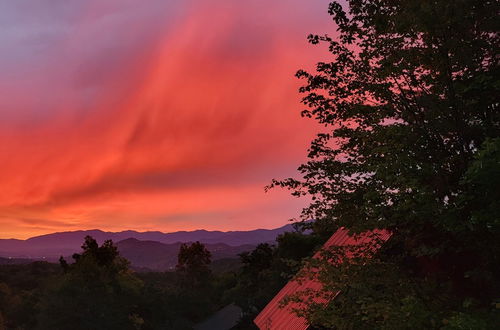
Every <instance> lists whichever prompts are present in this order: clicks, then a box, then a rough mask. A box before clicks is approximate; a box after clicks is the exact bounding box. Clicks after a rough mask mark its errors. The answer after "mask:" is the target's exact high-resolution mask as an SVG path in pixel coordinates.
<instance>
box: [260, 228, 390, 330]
mask: <svg viewBox="0 0 500 330" xmlns="http://www.w3.org/2000/svg"><path fill="white" fill-rule="evenodd" d="M373 234H375V235H376V236H377V237H378V239H380V240H381V241H382V242H385V241H387V240H388V239H389V237H390V236H391V234H390V233H389V232H388V231H386V230H374V231H372V232H365V233H362V234H360V235H356V237H353V236H350V235H349V233H348V230H347V229H344V228H340V229H339V230H337V231H336V232H335V233H334V234H333V235H332V237H330V239H329V240H328V241H327V242H326V243H325V244H324V245H323V247H322V248H321V249H322V250H323V249H327V248H330V247H333V246H356V245H362V244H366V243H370V242H373V240H374V235H373ZM320 253H321V252H320V251H318V252H317V253H316V254H315V255H314V257H313V258H317V257H319V254H320ZM320 289H321V283H319V282H318V281H316V280H302V281H300V282H299V281H297V280H295V279H292V280H291V281H290V282H288V283H287V284H286V285H285V286H284V287H283V289H281V291H280V292H278V294H277V295H276V296H275V297H274V298H273V299H272V300H271V301H270V302H269V303H268V304H267V306H266V307H265V308H264V309H263V310H262V311H261V312H260V314H259V315H257V317H256V318H255V319H254V323H255V324H256V325H257V327H259V329H261V330H305V329H307V328H309V324H308V323H307V320H306V319H304V318H302V317H298V316H297V315H296V314H295V313H294V312H293V311H292V309H293V308H299V307H300V305H298V304H297V303H291V304H288V305H286V306H285V307H282V306H280V301H282V300H283V299H284V298H285V297H286V296H288V295H290V294H293V293H296V292H299V291H304V290H320Z"/></svg>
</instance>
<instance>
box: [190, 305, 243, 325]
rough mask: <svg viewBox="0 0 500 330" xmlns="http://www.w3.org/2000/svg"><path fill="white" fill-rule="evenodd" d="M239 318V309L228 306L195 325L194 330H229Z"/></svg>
mask: <svg viewBox="0 0 500 330" xmlns="http://www.w3.org/2000/svg"><path fill="white" fill-rule="evenodd" d="M240 318H241V308H240V307H238V306H236V305H235V304H230V305H227V306H226V307H224V308H223V309H221V310H219V311H218V312H216V313H215V314H214V315H212V316H210V317H209V318H208V319H206V320H205V321H203V322H200V323H198V324H196V325H195V326H194V327H193V329H195V330H213V329H218V330H229V329H231V328H232V327H234V326H235V325H236V324H237V323H238V321H239V320H240Z"/></svg>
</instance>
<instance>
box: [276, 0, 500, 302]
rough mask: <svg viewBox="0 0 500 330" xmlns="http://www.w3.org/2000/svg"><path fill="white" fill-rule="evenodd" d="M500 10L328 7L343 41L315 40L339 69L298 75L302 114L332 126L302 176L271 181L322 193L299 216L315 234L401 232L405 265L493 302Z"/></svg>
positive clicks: (357, 2)
mask: <svg viewBox="0 0 500 330" xmlns="http://www.w3.org/2000/svg"><path fill="white" fill-rule="evenodd" d="M499 11H500V3H499V2H498V1H487V0H486V1H485V0H456V1H448V0H433V1H427V0H404V1H400V0H349V1H346V3H341V2H337V1H334V2H332V3H331V4H330V6H329V10H328V12H329V14H330V15H331V16H332V18H333V21H334V23H335V25H336V27H337V32H336V34H335V35H334V36H329V35H310V36H309V41H310V42H311V43H312V44H327V45H328V47H329V51H330V52H331V53H332V61H331V62H320V63H318V64H317V68H316V72H314V73H309V72H305V71H303V70H300V71H299V72H298V73H297V76H298V77H299V78H301V79H304V80H305V82H306V83H305V85H304V86H303V87H301V89H300V91H301V92H302V93H304V94H305V96H304V98H303V103H304V104H305V105H307V107H308V108H307V109H306V110H304V111H303V112H302V115H303V116H305V117H309V118H313V119H315V120H316V121H317V122H319V123H320V124H322V125H323V126H324V127H325V130H324V131H322V132H321V133H319V134H318V135H317V137H316V138H315V139H314V140H313V141H312V143H311V146H310V149H309V158H310V160H309V161H308V162H307V163H306V164H304V165H302V166H301V167H300V168H299V171H300V173H301V174H302V179H295V178H290V179H286V180H281V181H273V184H272V185H273V186H276V185H278V186H283V187H287V188H289V189H291V190H292V192H293V194H294V195H297V196H301V195H311V196H312V200H313V202H312V203H311V204H310V206H309V207H308V208H306V209H305V210H304V211H303V214H302V215H303V218H304V219H311V218H313V219H316V222H315V224H313V227H315V228H325V226H326V227H330V228H331V230H334V229H335V228H336V227H338V226H345V227H347V228H349V229H350V230H352V231H354V232H360V231H364V230H370V229H374V228H386V229H389V230H391V231H392V232H393V234H394V235H393V243H392V245H393V247H394V248H393V249H392V250H391V254H392V255H395V256H397V257H398V258H399V259H398V260H399V261H398V262H396V264H397V265H399V266H398V267H400V268H401V267H402V269H404V270H405V271H409V270H410V269H411V270H412V271H413V274H414V275H415V276H416V275H418V276H422V277H425V276H428V277H434V278H435V279H436V280H438V281H439V283H449V285H450V287H451V289H449V292H448V293H449V294H452V295H456V296H458V297H462V298H464V297H469V296H473V297H474V299H476V298H477V299H479V300H480V301H482V303H483V304H487V303H489V302H491V299H493V298H494V297H495V295H498V294H499V292H498V281H497V280H495V279H498V278H499V276H500V272H499V268H498V267H499V266H498V262H497V261H498V255H499V251H500V245H499V244H500V243H499V242H500V240H499V239H498V237H500V228H499V223H500V219H499V218H500V216H499V214H500V210H499V209H498V200H497V199H496V197H497V196H498V192H497V191H498V187H497V186H495V185H494V184H492V183H493V182H497V181H498V178H499V177H500V174H499V170H500V165H499V163H498V137H499V136H500V112H499V104H500V99H499V95H500V90H499V89H500V83H499V79H498V74H499V67H498V61H499V56H498V50H499V49H498V48H499V34H498V32H499V24H500V21H499V20H498V14H499ZM481 164H484V165H485V167H482V165H481ZM490 180H491V181H490ZM483 197H484V198H483ZM401 260H404V264H403V263H402V261H401ZM391 262H392V261H391ZM394 262H395V261H394ZM398 263H399V264H398ZM369 273H370V272H367V274H369Z"/></svg>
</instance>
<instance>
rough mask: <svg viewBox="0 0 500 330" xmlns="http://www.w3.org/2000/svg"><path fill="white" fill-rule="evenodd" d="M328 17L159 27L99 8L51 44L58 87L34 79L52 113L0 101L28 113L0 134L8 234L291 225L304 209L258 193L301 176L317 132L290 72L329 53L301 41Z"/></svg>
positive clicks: (189, 14) (270, 16)
mask: <svg viewBox="0 0 500 330" xmlns="http://www.w3.org/2000/svg"><path fill="white" fill-rule="evenodd" d="M325 3H326V2H325ZM109 6H111V5H109ZM115 6H118V7H120V4H119V2H116V3H115ZM290 6H295V7H293V8H290ZM118 7H116V8H118ZM323 7H324V5H323ZM323 7H321V8H322V10H319V9H318V8H319V7H318V8H317V7H313V8H309V11H307V10H308V8H307V4H306V3H301V2H285V1H278V2H276V3H272V4H269V3H264V2H260V1H259V2H255V3H240V2H238V3H236V2H234V1H210V2H208V1H205V2H203V1H193V2H189V5H186V6H184V7H183V8H181V9H179V8H177V9H176V13H177V15H176V16H175V17H173V16H171V17H170V18H171V20H170V21H169V22H166V23H164V24H162V23H161V20H160V18H161V17H162V16H161V15H160V14H159V13H157V12H154V19H155V20H157V21H155V22H153V23H150V22H147V21H144V17H143V16H141V15H142V14H141V15H139V16H138V17H136V18H135V21H134V19H132V18H130V19H124V18H122V21H120V20H119V18H120V17H126V15H127V14H130V13H129V12H128V11H114V10H113V8H114V9H116V8H115V7H112V6H111V7H106V6H105V5H102V4H99V2H91V5H88V7H87V8H86V10H84V11H83V12H84V13H83V15H81V16H80V22H79V23H78V25H77V26H75V27H73V30H71V29H70V30H71V31H72V32H70V33H68V34H67V35H65V37H64V38H60V39H61V40H60V41H58V42H57V45H58V46H59V48H57V49H58V51H57V53H55V54H53V55H54V56H55V57H56V58H58V59H59V60H60V62H57V61H53V60H51V61H50V65H51V67H52V69H53V75H54V78H57V79H56V81H55V82H54V86H51V77H50V76H44V77H38V76H36V75H35V73H33V72H32V74H33V75H34V78H33V79H34V84H35V85H36V86H31V87H30V88H34V87H39V88H40V89H42V90H44V91H45V94H43V96H40V98H41V99H43V100H44V101H43V102H41V103H40V104H42V103H43V104H45V105H51V107H50V109H48V110H47V109H46V108H45V107H42V108H40V110H39V111H40V112H39V113H38V112H37V110H36V109H35V108H36V107H37V102H36V100H31V99H30V100H27V101H26V102H27V103H23V102H24V101H23V102H21V99H22V98H21V97H20V96H19V95H14V94H15V93H13V94H12V99H9V97H8V96H1V97H0V104H4V105H10V106H9V107H6V109H15V107H13V106H12V104H14V105H16V104H17V105H19V107H21V108H22V107H24V108H23V109H25V110H26V111H24V110H23V111H24V112H20V113H22V115H16V114H15V113H14V112H12V113H9V112H5V113H4V114H3V116H4V118H5V120H3V122H2V123H0V164H1V165H0V181H1V182H2V189H0V227H1V228H2V232H1V234H0V235H1V236H2V237H11V236H12V237H28V236H31V235H34V234H40V233H46V232H51V231H55V230H70V229H75V228H96V227H98V228H102V229H108V230H120V229H136V230H163V231H171V230H180V229H195V228H207V229H220V230H233V229H251V228H256V227H274V226H278V225H282V224H284V223H285V221H286V220H287V219H288V218H290V217H293V216H296V215H297V213H298V211H299V210H300V207H301V206H302V205H303V202H297V201H296V200H294V199H292V198H291V197H288V195H287V194H286V193H283V192H275V193H271V194H264V192H263V186H264V185H265V184H267V183H268V182H269V180H270V179H271V178H273V177H282V176H287V175H291V174H293V171H294V169H295V167H296V166H297V165H298V164H299V163H300V162H301V161H302V160H303V158H304V156H305V148H306V147H307V144H308V141H309V140H310V139H311V137H312V134H313V133H314V131H315V130H316V127H313V124H312V123H310V122H307V121H306V120H303V119H301V118H300V117H299V110H300V109H301V106H300V104H299V100H300V96H299V95H298V93H297V88H298V86H299V82H297V81H295V79H294V78H293V73H294V72H295V70H297V69H298V68H300V67H304V66H309V65H311V64H312V63H314V62H315V61H316V60H318V58H319V56H320V55H321V56H323V55H324V53H320V52H319V51H318V50H315V49H313V48H311V47H310V46H309V45H307V43H306V40H305V35H306V33H308V32H314V31H311V30H310V29H314V30H316V31H318V32H323V31H324V26H325V25H326V24H327V22H328V18H327V15H326V14H324V21H323V22H322V23H321V24H320V23H318V20H317V19H316V18H315V17H313V16H312V15H313V14H318V13H322V12H324V10H323ZM127 8H128V7H127ZM129 9H130V8H129ZM154 9H155V7H154V6H152V10H154ZM141 10H146V9H144V8H142V9H141ZM286 10H289V12H287V11H286ZM99 13H100V14H99ZM120 15H122V16H120ZM144 15H145V14H144ZM152 15H153V14H152ZM165 15H166V16H168V13H167V12H166V13H165ZM287 15H288V16H287ZM117 17H118V18H117ZM152 17H153V16H152ZM116 20H118V22H119V23H116ZM113 22H114V23H113ZM131 22H132V23H133V22H135V24H140V23H141V22H142V23H144V24H145V25H146V26H148V27H149V29H150V30H148V29H146V28H144V27H142V26H141V25H137V26H135V25H134V24H132V23H131ZM94 26H99V27H106V28H108V29H109V30H105V31H100V30H97V29H96V28H94ZM141 28H142V29H145V30H144V31H142V30H141V31H142V32H138V31H137V30H136V29H138V30H140V29H141ZM148 32H150V33H148ZM103 34H106V35H105V36H103ZM129 34H130V35H132V36H133V37H134V38H129ZM141 37H143V39H144V40H142V39H140V38H141ZM137 38H138V39H137ZM58 40H59V39H58ZM82 42H89V44H87V45H85V47H87V48H88V50H83V49H84V48H83V47H82ZM109 45H114V46H113V47H111V46H109ZM124 45H125V46H124ZM108 46H109V47H111V48H107V47H108ZM85 49H86V48H85ZM40 61H41V60H40ZM66 61H67V62H68V63H67V66H68V67H69V68H66V67H65V66H64V64H65V63H66ZM0 62H1V59H0ZM0 66H1V64H0ZM47 71H50V70H44V73H46V72H47ZM35 76H36V77H35ZM28 77H29V75H28ZM35 78H36V79H35ZM0 79H1V78H0ZM0 84H2V82H0ZM29 91H30V90H29V89H28V90H25V92H26V93H27V94H26V95H25V96H24V97H26V98H29V97H30V94H29ZM38 93H39V91H35V90H34V91H33V97H35V95H38ZM51 93H52V94H53V95H52V94H51ZM58 93H61V95H60V94H58ZM56 94H57V95H56ZM40 95H42V94H40ZM37 98H38V96H37ZM34 113H36V115H34ZM16 116H17V117H16Z"/></svg>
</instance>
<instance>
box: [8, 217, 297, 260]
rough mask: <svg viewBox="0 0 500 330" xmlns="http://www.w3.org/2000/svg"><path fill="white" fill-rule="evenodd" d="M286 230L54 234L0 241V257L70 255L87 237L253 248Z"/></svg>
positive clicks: (280, 228)
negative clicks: (251, 246) (197, 242)
mask: <svg viewBox="0 0 500 330" xmlns="http://www.w3.org/2000/svg"><path fill="white" fill-rule="evenodd" d="M286 231H293V227H292V225H291V224H287V225H284V226H282V227H279V228H274V229H255V230H248V231H227V232H224V231H208V230H204V229H199V230H193V231H177V232H171V233H163V232H160V231H146V232H138V231H134V230H125V231H120V232H106V231H102V230H100V229H91V230H75V231H65V232H56V233H51V234H44V235H39V236H34V237H30V238H28V239H26V240H16V239H0V257H15V258H25V257H28V258H49V257H55V256H60V255H71V254H72V253H75V252H78V251H79V250H80V248H81V245H82V243H83V240H84V238H85V236H87V235H90V236H92V237H93V238H95V239H96V240H97V241H98V242H99V243H102V242H104V241H105V240H107V239H111V240H113V242H120V241H123V240H126V239H128V238H135V239H137V240H139V241H155V242H160V243H164V244H173V243H179V242H181V243H183V242H194V241H199V242H201V243H204V244H216V243H224V244H226V245H228V246H231V247H237V246H242V245H257V244H259V243H264V242H273V241H275V239H276V237H277V236H278V235H280V234H282V233H284V232H286Z"/></svg>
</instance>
